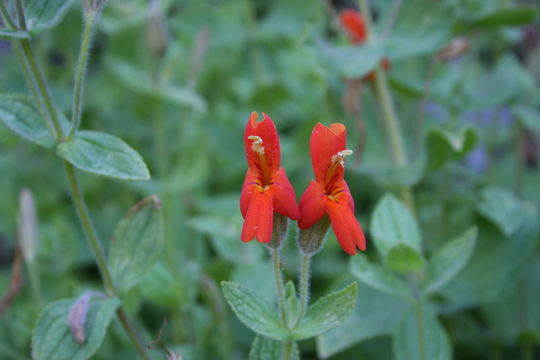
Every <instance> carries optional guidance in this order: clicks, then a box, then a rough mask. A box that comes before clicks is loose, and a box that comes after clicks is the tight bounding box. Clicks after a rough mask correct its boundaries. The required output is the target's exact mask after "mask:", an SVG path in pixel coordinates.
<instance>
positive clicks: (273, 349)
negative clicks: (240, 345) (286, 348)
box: [249, 335, 300, 360]
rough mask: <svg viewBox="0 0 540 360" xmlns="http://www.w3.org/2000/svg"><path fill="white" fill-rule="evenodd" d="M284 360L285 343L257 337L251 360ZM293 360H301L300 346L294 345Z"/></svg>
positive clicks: (253, 345)
mask: <svg viewBox="0 0 540 360" xmlns="http://www.w3.org/2000/svg"><path fill="white" fill-rule="evenodd" d="M281 359H283V343H282V342H280V341H276V340H273V339H269V338H267V337H264V336H261V335H257V336H255V339H254V340H253V344H252V345H251V350H250V351H249V360H281ZM291 360H300V356H299V352H298V346H297V345H296V343H294V345H293V352H292V355H291Z"/></svg>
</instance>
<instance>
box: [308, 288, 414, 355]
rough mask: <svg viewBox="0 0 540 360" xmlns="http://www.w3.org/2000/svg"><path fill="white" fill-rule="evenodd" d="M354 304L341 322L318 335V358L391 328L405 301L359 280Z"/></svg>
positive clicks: (403, 307) (393, 326) (406, 304)
mask: <svg viewBox="0 0 540 360" xmlns="http://www.w3.org/2000/svg"><path fill="white" fill-rule="evenodd" d="M358 292H359V293H360V294H361V295H360V296H358V299H357V301H356V302H357V304H356V306H355V307H354V309H353V311H352V313H351V315H350V316H349V317H348V318H347V320H345V322H343V324H342V325H341V326H338V327H337V328H335V329H333V330H330V331H328V332H326V333H324V334H322V335H319V336H318V337H317V352H318V354H319V357H320V358H324V359H327V358H330V357H331V356H333V355H335V354H337V353H338V352H341V351H343V350H345V349H347V348H349V347H351V346H353V345H355V344H356V343H358V342H361V341H365V340H368V339H371V338H374V337H377V336H381V335H390V334H392V333H393V332H394V330H395V328H396V326H397V325H398V323H399V321H400V319H401V318H402V317H403V314H404V312H405V311H406V310H407V308H408V307H409V306H410V305H409V304H408V303H407V302H405V301H403V300H401V299H398V298H396V297H394V296H390V295H387V294H385V293H382V292H380V291H377V290H375V289H373V288H371V287H368V286H366V285H364V284H362V283H359V286H358Z"/></svg>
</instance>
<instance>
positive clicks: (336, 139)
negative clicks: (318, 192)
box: [309, 123, 347, 184]
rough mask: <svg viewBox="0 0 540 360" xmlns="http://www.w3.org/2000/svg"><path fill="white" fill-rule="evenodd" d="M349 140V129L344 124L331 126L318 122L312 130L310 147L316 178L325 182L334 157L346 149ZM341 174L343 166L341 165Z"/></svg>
mask: <svg viewBox="0 0 540 360" xmlns="http://www.w3.org/2000/svg"><path fill="white" fill-rule="evenodd" d="M346 142H347V130H346V128H345V125H343V124H332V125H330V126H329V127H326V126H324V125H323V124H321V123H318V124H317V125H315V127H314V128H313V131H312V132H311V138H310V141H309V148H310V152H311V164H312V166H313V172H314V173H315V179H316V180H317V181H318V182H320V183H322V184H324V183H325V178H326V173H327V171H328V169H329V168H330V165H331V163H332V157H333V156H334V155H336V154H337V153H338V152H340V151H343V150H345V145H346ZM340 168H341V169H340V170H339V171H341V174H340V175H341V176H343V167H341V166H340Z"/></svg>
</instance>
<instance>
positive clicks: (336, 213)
mask: <svg viewBox="0 0 540 360" xmlns="http://www.w3.org/2000/svg"><path fill="white" fill-rule="evenodd" d="M328 213H329V214H330V221H331V222H332V228H333V229H334V233H335V234H336V238H337V239H338V242H339V245H341V248H342V249H343V250H345V252H346V253H348V254H349V255H354V254H356V247H357V246H358V248H359V249H360V250H362V251H364V250H365V249H366V238H365V237H364V232H363V231H362V228H361V227H360V224H359V223H358V220H356V218H355V217H354V213H353V212H352V211H351V209H350V207H349V206H347V205H346V203H344V202H340V203H338V202H335V201H328Z"/></svg>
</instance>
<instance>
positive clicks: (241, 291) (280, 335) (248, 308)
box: [221, 281, 290, 341]
mask: <svg viewBox="0 0 540 360" xmlns="http://www.w3.org/2000/svg"><path fill="white" fill-rule="evenodd" d="M221 287H222V289H223V295H224V296H225V300H227V303H228V304H229V306H230V307H231V309H232V310H233V312H234V313H235V314H236V316H237V317H238V319H240V321H241V322H243V323H244V325H246V326H247V327H248V328H250V329H251V330H253V331H255V332H256V333H257V334H261V335H264V336H267V337H269V338H272V339H275V340H281V341H283V340H288V339H289V338H290V334H289V331H288V330H287V329H285V328H284V327H283V326H282V325H281V322H280V320H279V319H278V317H277V315H276V312H277V311H276V309H275V307H273V306H272V305H270V304H269V303H267V302H266V301H264V300H263V299H261V298H260V297H259V296H258V295H257V294H256V293H254V292H253V291H251V290H249V289H248V288H246V287H245V286H242V285H240V284H237V283H233V282H228V281H223V282H222V283H221Z"/></svg>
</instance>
